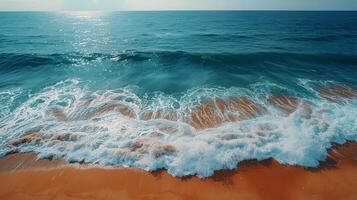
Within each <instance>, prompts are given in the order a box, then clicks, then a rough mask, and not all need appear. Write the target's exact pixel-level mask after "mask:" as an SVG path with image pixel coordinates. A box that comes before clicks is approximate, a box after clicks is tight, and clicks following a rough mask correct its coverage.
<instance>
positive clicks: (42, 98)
mask: <svg viewBox="0 0 357 200" xmlns="http://www.w3.org/2000/svg"><path fill="white" fill-rule="evenodd" d="M300 85H301V87H304V88H306V90H309V91H311V92H312V93H314V96H313V97H309V98H307V97H304V96H282V95H277V94H273V93H271V92H270V91H271V90H272V88H274V87H283V86H277V85H274V84H267V83H261V84H255V85H252V86H251V88H249V89H244V88H236V87H233V88H196V89H191V90H188V91H186V92H184V93H183V94H182V95H180V96H179V97H177V96H171V95H166V94H163V93H158V94H156V95H154V96H152V97H150V98H149V97H148V96H146V95H144V96H139V95H138V94H136V93H135V91H134V90H132V89H131V88H120V89H117V90H104V91H95V92H92V91H90V90H88V88H87V87H85V86H84V87H83V83H81V81H80V80H76V79H74V80H67V81H62V82H59V83H57V84H56V85H54V86H50V87H47V88H45V89H43V90H42V91H40V92H39V93H37V94H35V95H32V96H31V97H30V98H29V99H28V100H27V101H25V102H23V103H22V104H20V105H19V106H17V107H16V108H15V109H10V108H8V106H9V105H12V104H13V102H16V99H17V98H18V96H21V91H13V92H7V93H6V94H4V95H1V96H4V99H3V100H4V101H8V99H10V100H11V101H9V102H8V103H7V104H3V103H1V106H3V107H4V108H2V109H1V112H4V113H2V114H1V115H0V116H1V118H0V124H2V126H1V127H0V156H4V155H6V154H8V153H10V152H29V151H32V152H35V153H37V154H38V156H39V157H40V158H58V157H64V158H65V159H66V160H67V161H68V162H85V163H92V164H99V165H102V166H121V167H122V166H124V167H125V166H130V167H136V168H141V169H145V170H148V171H152V170H157V169H162V168H165V169H167V170H168V171H169V173H170V174H172V175H175V176H187V175H197V176H199V177H208V176H211V175H212V174H213V173H214V171H216V170H220V169H233V168H235V167H236V166H237V163H238V162H240V161H243V160H250V159H257V160H262V159H268V158H274V159H276V160H277V161H279V162H280V163H284V164H291V165H301V166H306V167H317V166H318V165H319V162H320V161H323V160H325V159H326V157H327V149H328V148H330V147H331V145H332V143H339V144H343V143H345V142H346V141H348V140H351V141H357V126H356V124H357V121H356V120H357V116H356V114H357V113H356V112H355V110H356V106H357V102H356V98H357V90H356V89H355V88H350V87H347V86H343V85H338V84H336V83H329V82H326V83H325V82H324V83H319V82H318V83H316V82H314V81H308V80H302V81H301V82H300ZM285 90H289V89H288V88H285ZM5 96H6V98H5ZM0 100H1V101H3V100H2V99H0Z"/></svg>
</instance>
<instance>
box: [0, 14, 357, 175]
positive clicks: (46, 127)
mask: <svg viewBox="0 0 357 200" xmlns="http://www.w3.org/2000/svg"><path fill="white" fill-rule="evenodd" d="M356 99H357V12H292V11H291V12H283V11H162V12H0V156H5V155H7V154H10V153H14V152H35V153H36V154H37V155H38V157H39V158H50V159H56V158H61V157H63V158H64V159H65V160H67V161H68V162H71V163H72V162H73V163H88V164H93V165H98V166H103V167H134V168H140V169H144V170H147V171H154V170H158V169H167V170H168V172H169V173H170V174H172V175H174V176H180V177H181V176H188V175H197V176H198V177H201V178H204V177H209V176H211V175H213V173H214V172H215V171H217V170H221V169H233V168H236V167H237V164H238V163H239V162H241V161H244V160H252V159H256V160H264V159H269V158H273V159H275V160H277V161H278V162H280V163H282V164H288V165H298V166H305V167H318V166H319V164H320V162H323V161H324V160H326V158H327V156H328V154H327V150H328V149H329V148H331V147H332V145H334V144H344V143H346V142H348V141H357V100H356ZM238 169H239V165H238Z"/></svg>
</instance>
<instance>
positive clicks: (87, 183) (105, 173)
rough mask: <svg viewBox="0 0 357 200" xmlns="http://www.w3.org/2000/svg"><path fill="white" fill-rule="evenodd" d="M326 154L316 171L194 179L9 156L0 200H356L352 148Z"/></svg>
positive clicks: (250, 166)
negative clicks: (326, 156)
mask: <svg viewBox="0 0 357 200" xmlns="http://www.w3.org/2000/svg"><path fill="white" fill-rule="evenodd" d="M329 155H330V156H329V159H328V160H327V161H326V162H324V163H322V164H321V167H320V168H318V169H304V168H302V167H295V166H286V165H281V164H279V163H277V162H276V161H274V160H266V161H261V162H257V161H246V162H243V163H240V164H239V165H238V169H236V170H223V171H219V172H216V173H215V175H214V176H213V177H210V178H208V179H199V178H197V177H186V178H176V177H173V176H171V175H169V174H168V173H167V172H166V171H164V170H162V171H159V172H153V173H149V172H145V171H141V170H136V169H131V168H130V169H128V168H127V169H124V168H117V169H103V168H98V167H90V166H85V165H81V166H79V165H69V164H66V163H65V162H64V161H63V160H53V161H50V160H36V157H35V155H34V154H31V153H27V154H12V155H9V156H6V157H4V158H1V159H0V180H1V181H0V199H6V200H11V199H36V200H41V199H244V200H249V199H254V200H259V199H274V200H276V199H284V200H288V199H334V200H335V199H351V200H352V199H357V191H356V188H357V144H356V143H349V144H346V145H343V146H335V147H334V148H333V149H332V150H330V152H329Z"/></svg>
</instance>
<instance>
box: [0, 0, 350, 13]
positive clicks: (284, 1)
mask: <svg viewBox="0 0 357 200" xmlns="http://www.w3.org/2000/svg"><path fill="white" fill-rule="evenodd" d="M0 10H3V11H41V10H46V11H49V10H52V11H63V10H357V0H0Z"/></svg>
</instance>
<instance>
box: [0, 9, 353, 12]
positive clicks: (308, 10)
mask: <svg viewBox="0 0 357 200" xmlns="http://www.w3.org/2000/svg"><path fill="white" fill-rule="evenodd" d="M168 11H173V12H175V11H179V12H185V11H188V12H190V11H198V12H200V11H214V12H225V11H248V12H249V11H287V12H331V11H332V12H346V11H347V12H357V10H348V9H337V10H333V9H331V10H330V9H321V10H317V9H218V10H215V9H158V10H94V9H93V10H0V12H168Z"/></svg>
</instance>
